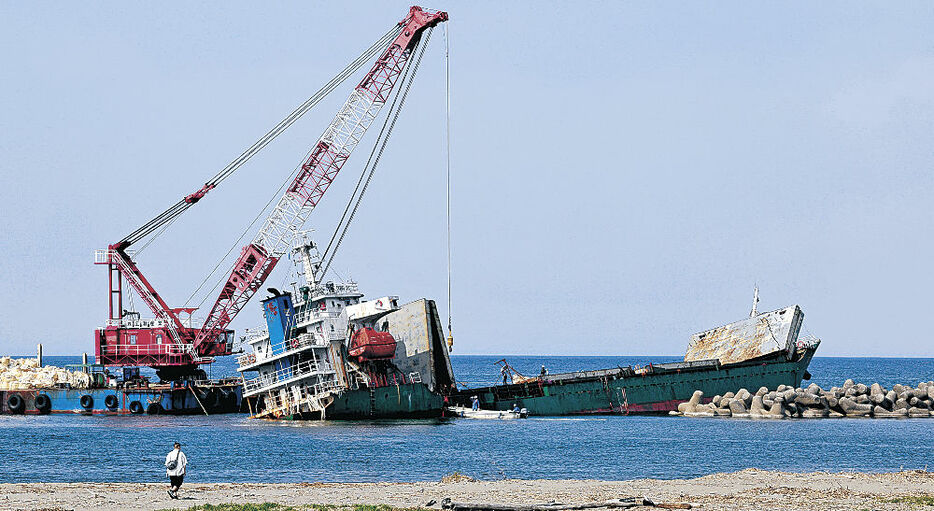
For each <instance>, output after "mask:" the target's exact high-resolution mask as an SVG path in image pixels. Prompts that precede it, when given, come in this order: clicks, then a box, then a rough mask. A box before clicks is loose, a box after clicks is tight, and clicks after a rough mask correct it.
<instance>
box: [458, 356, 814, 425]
mask: <svg viewBox="0 0 934 511" xmlns="http://www.w3.org/2000/svg"><path fill="white" fill-rule="evenodd" d="M816 350H817V345H813V346H808V347H805V348H801V349H799V350H798V351H797V352H796V353H795V356H794V357H793V358H792V359H790V360H789V359H788V357H787V356H786V352H784V351H779V352H775V353H771V354H768V355H764V356H762V357H758V358H755V359H751V360H746V361H743V362H738V363H732V364H723V365H721V364H719V363H718V362H717V361H703V362H684V363H674V364H662V365H658V366H649V367H647V368H645V370H644V371H643V372H642V373H638V372H632V371H627V369H628V368H627V369H620V368H615V369H608V370H603V371H588V372H582V373H577V374H571V375H554V376H551V377H549V376H545V377H544V378H536V379H533V380H532V381H528V382H525V383H520V384H511V385H497V386H492V387H484V388H477V389H468V390H464V391H460V392H458V393H457V394H455V395H453V396H452V401H453V402H454V403H456V404H460V405H463V406H469V405H470V402H471V396H477V397H478V398H479V400H480V407H481V408H482V409H484V410H510V409H512V407H513V405H514V404H518V405H519V407H520V408H526V409H527V410H528V412H529V415H539V416H549V415H551V416H555V415H589V414H663V413H667V412H669V411H671V410H677V408H678V404H679V403H682V402H685V401H687V400H688V399H690V398H691V395H692V394H693V393H694V391H695V390H701V391H703V392H704V395H705V396H707V401H709V400H710V399H709V398H710V397H712V396H714V395H716V394H721V395H722V394H725V393H727V392H735V391H736V389H739V388H747V389H749V390H750V391H752V392H755V391H756V390H757V389H759V388H760V387H768V388H770V389H774V388H776V387H778V386H779V385H789V386H792V387H797V386H799V385H800V383H801V380H803V379H806V378H809V376H808V375H807V368H808V365H809V364H810V363H811V359H812V358H813V356H814V352H815V351H816Z"/></svg>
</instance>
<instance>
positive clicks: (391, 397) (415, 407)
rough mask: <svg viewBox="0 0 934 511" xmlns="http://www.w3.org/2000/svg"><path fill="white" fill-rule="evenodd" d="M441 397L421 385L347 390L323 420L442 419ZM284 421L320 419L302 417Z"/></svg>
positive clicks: (442, 401) (306, 414) (442, 403)
mask: <svg viewBox="0 0 934 511" xmlns="http://www.w3.org/2000/svg"><path fill="white" fill-rule="evenodd" d="M443 411H444V397H443V396H441V395H440V394H438V393H436V392H432V391H431V390H429V389H428V386H427V385H425V384H423V383H409V384H404V385H392V386H388V387H376V388H370V389H367V388H363V389H357V390H348V391H345V392H343V393H342V394H341V395H340V396H337V397H336V398H335V400H334V402H333V403H331V405H330V406H328V407H327V409H326V410H325V417H324V418H326V419H420V418H433V417H441V415H442V413H443ZM285 418H286V419H321V418H322V417H321V414H320V413H317V412H314V413H302V414H297V415H293V416H289V417H285Z"/></svg>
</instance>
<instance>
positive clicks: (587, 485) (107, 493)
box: [0, 469, 934, 511]
mask: <svg viewBox="0 0 934 511" xmlns="http://www.w3.org/2000/svg"><path fill="white" fill-rule="evenodd" d="M165 487H166V485H165V484H164V483H152V484H134V483H112V484H110V483H21V484H15V483H14V484H10V483H6V484H0V509H17V510H20V509H22V510H60V509H95V510H100V511H111V510H114V511H116V510H124V509H134V510H136V509H138V510H158V509H187V508H189V507H192V506H196V505H202V504H220V503H263V502H274V503H279V504H284V505H292V506H301V505H308V504H336V505H348V506H351V505H355V504H387V505H390V506H393V507H433V508H436V509H440V505H439V504H433V505H432V506H428V503H429V502H430V501H432V500H434V501H436V502H440V501H441V500H442V499H444V498H450V499H452V500H454V501H458V502H473V503H498V504H523V505H527V504H536V503H545V502H550V501H557V502H561V503H581V502H598V501H600V502H602V501H605V500H609V499H614V498H621V497H627V496H643V497H648V498H651V499H654V500H656V501H664V502H690V503H694V504H699V505H700V509H709V510H724V511H725V510H772V509H776V510H802V511H804V510H860V509H867V510H870V509H871V510H910V509H911V510H913V509H919V508H920V509H924V508H926V507H927V506H926V505H924V504H923V503H922V504H919V503H918V502H919V498H920V501H921V502H930V503H931V504H930V505H934V473H931V472H923V471H911V472H897V473H886V474H864V473H823V472H817V473H806V474H795V473H785V472H771V471H764V470H757V469H748V470H743V471H740V472H734V473H722V474H714V475H709V476H705V477H699V478H697V479H675V480H657V479H639V480H632V481H580V480H534V481H525V480H503V481H471V480H460V481H456V482H417V483H356V484H347V483H301V484H242V483H212V484H187V485H185V486H184V487H183V491H182V492H181V497H182V498H181V499H180V500H171V499H169V498H168V496H167V495H166V493H165ZM928 499H930V500H928Z"/></svg>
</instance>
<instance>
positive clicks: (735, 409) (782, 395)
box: [670, 380, 934, 419]
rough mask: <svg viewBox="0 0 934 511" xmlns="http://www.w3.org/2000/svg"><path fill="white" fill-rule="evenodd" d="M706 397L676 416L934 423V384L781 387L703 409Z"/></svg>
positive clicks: (718, 399) (720, 399) (725, 398)
mask: <svg viewBox="0 0 934 511" xmlns="http://www.w3.org/2000/svg"><path fill="white" fill-rule="evenodd" d="M703 401H704V393H703V392H701V391H700V390H696V391H694V395H693V396H691V399H690V400H689V401H687V402H685V403H681V404H679V405H678V411H676V412H675V411H672V412H670V413H671V415H685V416H688V417H713V416H727V417H755V418H775V419H780V418H783V417H815V418H816V417H879V418H882V417H931V416H932V410H934V381H928V382H921V383H919V384H918V386H917V387H911V386H908V385H894V386H893V387H892V388H891V389H889V390H887V389H886V388H885V387H883V386H882V385H879V384H878V383H873V384H872V385H869V386H866V385H864V384H862V383H853V380H847V381H846V382H844V383H843V386H842V387H831V388H830V390H824V389H822V388H820V386H818V385H817V384H814V383H812V384H810V385H808V386H807V387H806V388H801V387H798V388H793V387H789V386H787V385H779V386H778V388H777V389H775V390H769V389H767V388H765V387H762V388H760V389H759V390H758V391H756V393H755V394H753V393H750V392H749V391H748V390H746V389H739V391H737V392H736V393H733V392H727V393H726V394H724V395H722V396H719V395H717V396H714V397H713V399H711V400H710V402H709V403H703Z"/></svg>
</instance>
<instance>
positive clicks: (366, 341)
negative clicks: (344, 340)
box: [349, 328, 396, 360]
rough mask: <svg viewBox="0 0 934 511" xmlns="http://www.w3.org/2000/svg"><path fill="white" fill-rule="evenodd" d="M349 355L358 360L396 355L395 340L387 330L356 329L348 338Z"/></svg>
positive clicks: (378, 358) (379, 358)
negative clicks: (349, 338) (351, 336)
mask: <svg viewBox="0 0 934 511" xmlns="http://www.w3.org/2000/svg"><path fill="white" fill-rule="evenodd" d="M349 353H350V356H351V357H358V358H359V359H360V360H382V359H387V358H393V357H394V356H396V340H395V339H393V337H392V334H390V333H389V332H377V331H376V330H373V329H372V328H364V329H362V330H357V331H356V332H354V334H353V338H352V339H351V340H350V350H349Z"/></svg>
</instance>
